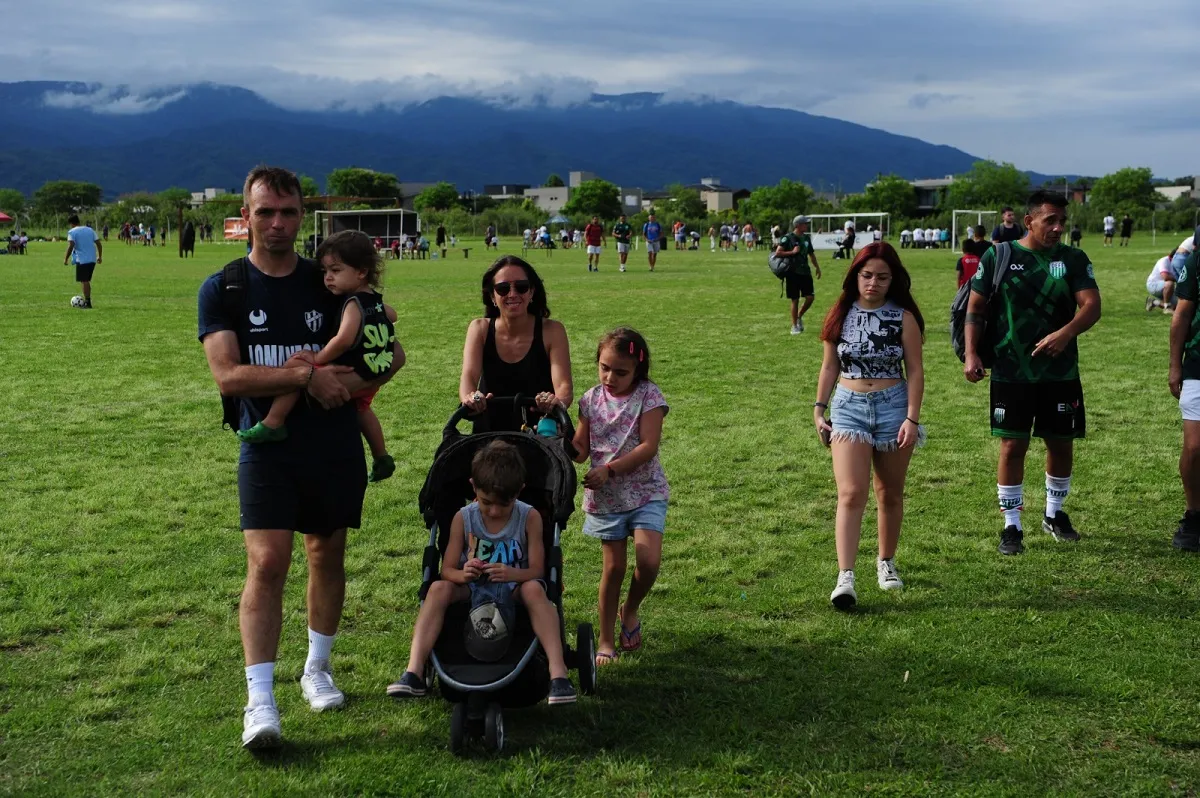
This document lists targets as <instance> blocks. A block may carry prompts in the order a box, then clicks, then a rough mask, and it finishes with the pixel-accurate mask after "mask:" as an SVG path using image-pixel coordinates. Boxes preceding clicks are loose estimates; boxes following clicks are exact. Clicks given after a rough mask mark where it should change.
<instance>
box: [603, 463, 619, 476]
mask: <svg viewBox="0 0 1200 798" xmlns="http://www.w3.org/2000/svg"><path fill="white" fill-rule="evenodd" d="M604 467H605V468H606V469H608V478H609V479H614V478H616V476H617V472H616V471H613V467H612V466H610V465H606V466H604Z"/></svg>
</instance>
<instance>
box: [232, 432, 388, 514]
mask: <svg viewBox="0 0 1200 798" xmlns="http://www.w3.org/2000/svg"><path fill="white" fill-rule="evenodd" d="M260 445H263V446H270V445H272V444H260ZM366 491H367V464H366V461H365V460H364V459H363V458H362V457H351V458H347V459H332V460H321V461H318V462H317V463H306V462H299V461H296V460H282V461H280V460H274V461H266V462H264V461H252V462H242V463H239V464H238V499H239V500H240V504H241V526H242V529H289V530H292V531H293V532H300V533H302V534H305V535H331V534H333V533H334V532H336V531H337V530H339V529H345V528H347V527H353V528H358V527H359V526H360V525H361V524H362V506H363V497H364V496H365V495H366Z"/></svg>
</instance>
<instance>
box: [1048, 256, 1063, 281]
mask: <svg viewBox="0 0 1200 798" xmlns="http://www.w3.org/2000/svg"><path fill="white" fill-rule="evenodd" d="M1050 276H1051V277H1053V278H1054V279H1055V280H1061V279H1062V278H1064V277H1066V276H1067V264H1065V263H1063V262H1062V261H1061V260H1056V261H1054V262H1053V263H1051V264H1050Z"/></svg>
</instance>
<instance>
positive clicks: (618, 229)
mask: <svg viewBox="0 0 1200 798" xmlns="http://www.w3.org/2000/svg"><path fill="white" fill-rule="evenodd" d="M612 235H613V239H614V240H615V241H616V242H617V257H618V258H620V260H621V271H625V262H626V261H627V260H629V239H630V238H631V237H632V236H633V226H632V225H631V224H629V220H628V219H627V218H626V217H625V214H621V216H620V218H618V219H617V223H616V224H614V225H613V229H612Z"/></svg>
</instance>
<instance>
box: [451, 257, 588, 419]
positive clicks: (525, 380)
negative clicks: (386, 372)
mask: <svg viewBox="0 0 1200 798" xmlns="http://www.w3.org/2000/svg"><path fill="white" fill-rule="evenodd" d="M482 287H483V307H484V312H485V318H482V319H476V320H475V321H472V322H471V324H470V326H468V327H467V340H466V345H465V346H464V347H463V368H462V378H461V379H460V380H459V387H458V398H459V401H461V402H462V403H463V404H464V405H466V406H467V407H470V408H471V409H473V410H476V411H484V415H483V417H482V418H479V419H477V420H476V422H475V431H476V432H484V431H500V430H519V429H520V428H521V424H522V421H523V420H524V419H523V418H522V414H521V413H520V411H518V410H514V409H513V408H512V407H511V406H496V405H491V406H489V404H488V399H490V398H492V397H494V396H515V395H517V394H521V395H524V396H528V397H533V398H534V399H535V400H536V402H537V406H538V408H539V410H541V411H543V412H544V411H548V410H549V409H550V408H552V407H554V406H555V405H561V406H562V407H564V408H569V407H570V406H571V402H572V400H573V387H572V384H571V354H570V349H569V347H568V344H567V332H566V329H565V328H564V327H563V326H562V324H560V323H559V322H557V321H552V320H551V319H550V318H549V316H550V309H549V308H548V307H547V306H546V289H545V286H544V285H543V284H542V280H541V278H540V277H538V274H537V272H536V271H534V269H533V267H532V266H530V265H529V264H528V263H526V262H525V261H523V260H521V259H520V258H518V257H516V256H514V255H506V256H504V257H503V258H500V259H499V260H498V261H496V262H495V263H494V264H492V266H491V267H490V268H489V269H488V270H487V271H486V272H484V275H483V286H482ZM538 415H540V414H538V413H534V414H532V416H533V417H531V418H529V419H528V420H529V421H530V422H535V421H536V417H537V416H538Z"/></svg>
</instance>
